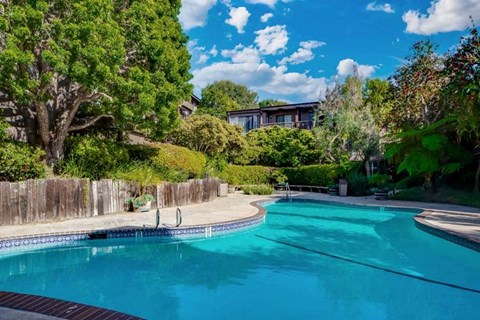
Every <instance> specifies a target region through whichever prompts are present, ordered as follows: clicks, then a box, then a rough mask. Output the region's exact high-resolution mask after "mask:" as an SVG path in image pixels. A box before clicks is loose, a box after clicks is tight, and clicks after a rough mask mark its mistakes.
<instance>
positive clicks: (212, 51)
mask: <svg viewBox="0 0 480 320" xmlns="http://www.w3.org/2000/svg"><path fill="white" fill-rule="evenodd" d="M209 53H210V55H211V56H212V57H216V56H217V54H218V50H217V46H216V45H214V46H213V47H212V49H210V51H209Z"/></svg>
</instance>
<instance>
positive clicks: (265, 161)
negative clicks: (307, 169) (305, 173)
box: [246, 126, 318, 167]
mask: <svg viewBox="0 0 480 320" xmlns="http://www.w3.org/2000/svg"><path fill="white" fill-rule="evenodd" d="M246 139H247V142H248V144H249V146H250V148H253V149H254V150H255V152H257V153H258V154H257V155H256V156H255V157H253V159H254V160H253V162H254V164H260V165H266V166H274V167H297V166H299V165H305V164H313V163H318V151H317V150H316V148H315V137H314V135H313V133H312V132H311V131H310V130H301V129H289V128H282V127H279V126H272V127H267V128H262V129H255V130H252V131H249V132H248V133H247V136H246Z"/></svg>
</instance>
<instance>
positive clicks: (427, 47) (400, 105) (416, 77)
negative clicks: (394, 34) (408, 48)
mask: <svg viewBox="0 0 480 320" xmlns="http://www.w3.org/2000/svg"><path fill="white" fill-rule="evenodd" d="M436 49H437V46H436V45H435V44H433V43H432V42H431V41H429V40H427V41H420V42H417V43H415V44H414V45H413V47H412V51H413V52H412V55H411V56H409V57H407V63H406V64H404V65H402V66H401V67H399V68H397V70H396V71H395V74H394V75H393V76H392V77H391V79H390V80H391V82H392V84H393V86H394V95H395V99H394V108H393V111H394V112H392V113H390V117H389V119H388V120H389V122H390V123H391V124H392V125H393V126H394V127H395V128H397V129H406V128H409V127H413V126H417V125H428V124H431V123H434V122H436V121H439V120H440V119H442V118H443V117H444V116H446V115H447V114H448V113H449V110H448V109H449V108H448V107H449V106H448V105H447V104H444V103H442V99H441V97H442V94H441V93H442V90H443V88H444V87H445V85H446V84H447V80H448V79H447V77H445V74H444V73H443V67H444V59H443V58H442V57H441V56H439V55H437V54H436V52H435V50H436Z"/></svg>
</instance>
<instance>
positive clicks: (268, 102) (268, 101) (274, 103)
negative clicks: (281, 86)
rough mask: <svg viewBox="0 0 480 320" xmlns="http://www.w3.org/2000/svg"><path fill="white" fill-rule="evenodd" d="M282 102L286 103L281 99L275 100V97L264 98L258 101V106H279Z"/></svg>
mask: <svg viewBox="0 0 480 320" xmlns="http://www.w3.org/2000/svg"><path fill="white" fill-rule="evenodd" d="M284 104H288V102H287V101H283V100H276V99H266V100H262V101H260V102H259V103H258V106H259V107H268V106H281V105H284Z"/></svg>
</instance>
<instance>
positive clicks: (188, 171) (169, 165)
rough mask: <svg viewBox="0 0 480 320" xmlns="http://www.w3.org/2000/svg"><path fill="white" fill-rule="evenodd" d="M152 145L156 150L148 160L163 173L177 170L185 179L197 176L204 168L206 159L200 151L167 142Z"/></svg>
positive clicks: (172, 172) (171, 172)
mask: <svg viewBox="0 0 480 320" xmlns="http://www.w3.org/2000/svg"><path fill="white" fill-rule="evenodd" d="M153 147H154V148H155V150H156V152H155V153H154V155H153V156H151V157H150V160H151V161H152V164H153V165H155V166H156V167H157V168H158V169H159V170H160V172H163V173H164V174H170V175H171V174H174V172H178V173H180V175H183V176H185V177H186V178H187V179H188V178H198V177H200V175H201V173H202V172H203V170H204V168H205V165H206V162H207V159H206V157H205V155H204V154H202V153H200V152H196V151H192V150H189V149H187V148H184V147H179V146H174V145H172V144H168V143H158V144H155V145H153ZM169 180H170V179H169ZM175 180H177V179H175Z"/></svg>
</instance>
